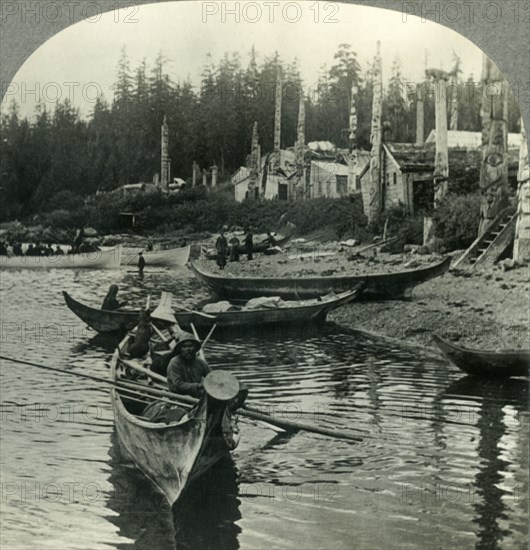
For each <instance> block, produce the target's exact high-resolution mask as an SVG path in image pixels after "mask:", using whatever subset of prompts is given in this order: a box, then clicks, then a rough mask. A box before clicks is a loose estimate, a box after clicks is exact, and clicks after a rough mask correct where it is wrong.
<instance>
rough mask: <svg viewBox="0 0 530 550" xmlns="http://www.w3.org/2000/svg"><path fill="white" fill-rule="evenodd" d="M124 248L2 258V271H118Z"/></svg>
mask: <svg viewBox="0 0 530 550" xmlns="http://www.w3.org/2000/svg"><path fill="white" fill-rule="evenodd" d="M122 252H123V251H122V248H121V247H120V246H117V247H116V248H111V249H110V250H98V251H95V252H81V253H80V254H64V255H61V256H10V257H8V256H0V268H2V269H117V268H119V267H120V265H121V260H122Z"/></svg>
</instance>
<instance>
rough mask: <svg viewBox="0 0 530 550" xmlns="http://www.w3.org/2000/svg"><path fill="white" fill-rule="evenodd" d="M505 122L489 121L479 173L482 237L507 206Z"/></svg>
mask: <svg viewBox="0 0 530 550" xmlns="http://www.w3.org/2000/svg"><path fill="white" fill-rule="evenodd" d="M505 134H506V122H505V121H504V120H491V121H490V124H489V137H488V143H487V145H486V147H485V150H484V154H483V160H482V166H481V171H480V191H481V196H482V199H481V208H480V226H479V235H483V234H484V233H485V232H486V231H487V230H488V228H489V226H490V225H491V223H492V222H493V220H494V219H495V218H496V217H497V215H498V214H499V213H500V212H501V211H502V210H503V209H504V208H506V206H507V205H508V164H507V163H508V157H507V155H506V136H505Z"/></svg>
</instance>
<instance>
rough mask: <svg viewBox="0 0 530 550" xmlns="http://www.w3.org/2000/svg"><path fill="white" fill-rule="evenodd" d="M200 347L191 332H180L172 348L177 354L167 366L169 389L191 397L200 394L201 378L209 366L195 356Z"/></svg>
mask: <svg viewBox="0 0 530 550" xmlns="http://www.w3.org/2000/svg"><path fill="white" fill-rule="evenodd" d="M200 349H201V343H200V342H199V341H198V340H196V339H195V338H194V337H193V336H192V335H191V334H188V333H187V332H183V333H182V334H181V336H180V338H179V340H178V342H177V345H176V346H175V349H174V350H173V352H174V353H175V354H177V355H176V356H175V357H173V359H171V361H170V363H169V366H168V368H167V383H168V386H169V391H171V392H174V393H179V394H181V395H191V396H192V397H200V396H201V395H202V392H203V386H202V380H203V378H205V377H206V376H207V375H208V373H209V372H210V367H209V366H208V363H206V361H204V360H203V359H201V358H200V357H197V352H198V351H199V350H200Z"/></svg>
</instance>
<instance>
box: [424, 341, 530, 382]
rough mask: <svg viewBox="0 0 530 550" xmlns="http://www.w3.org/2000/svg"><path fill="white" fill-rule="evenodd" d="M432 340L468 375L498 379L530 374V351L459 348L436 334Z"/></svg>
mask: <svg viewBox="0 0 530 550" xmlns="http://www.w3.org/2000/svg"><path fill="white" fill-rule="evenodd" d="M432 338H433V340H434V341H435V342H436V345H437V346H438V347H439V348H440V350H441V351H442V353H443V354H444V356H445V357H446V358H447V359H449V361H451V363H453V364H454V365H456V366H457V367H458V368H459V369H460V370H462V371H463V372H465V373H467V374H471V375H473V376H488V377H498V378H509V377H510V376H528V374H529V370H530V351H526V350H501V351H484V350H478V349H471V348H466V347H463V346H457V345H456V344H453V343H452V342H448V341H447V340H444V339H443V338H442V337H440V336H438V335H436V334H435V335H433V337H432Z"/></svg>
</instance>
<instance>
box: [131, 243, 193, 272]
mask: <svg viewBox="0 0 530 550" xmlns="http://www.w3.org/2000/svg"><path fill="white" fill-rule="evenodd" d="M190 251H191V246H190V245H187V246H183V247H181V248H171V249H168V250H153V251H151V252H146V251H145V250H142V249H141V248H138V249H133V248H126V249H125V250H124V251H123V259H122V264H123V265H138V253H139V252H143V257H144V259H145V265H146V267H148V266H152V265H156V266H158V267H180V266H183V265H186V264H187V263H188V260H189V257H190Z"/></svg>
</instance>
